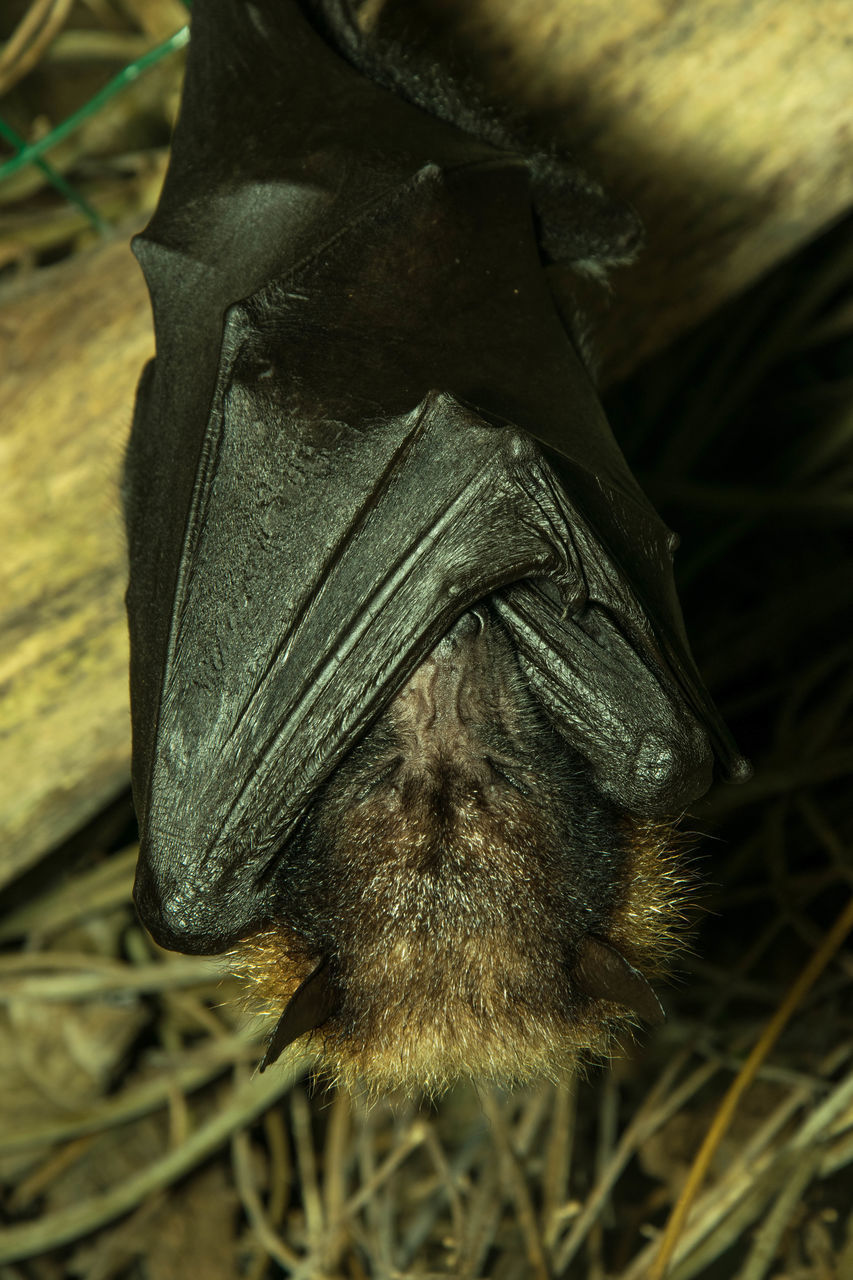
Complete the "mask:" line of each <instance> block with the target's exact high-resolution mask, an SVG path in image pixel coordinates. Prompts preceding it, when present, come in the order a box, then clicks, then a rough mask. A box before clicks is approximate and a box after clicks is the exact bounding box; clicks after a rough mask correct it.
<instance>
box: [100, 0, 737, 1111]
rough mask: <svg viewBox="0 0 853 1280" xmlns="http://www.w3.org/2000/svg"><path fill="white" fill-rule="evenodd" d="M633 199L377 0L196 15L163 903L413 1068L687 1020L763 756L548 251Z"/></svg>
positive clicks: (295, 1020)
mask: <svg viewBox="0 0 853 1280" xmlns="http://www.w3.org/2000/svg"><path fill="white" fill-rule="evenodd" d="M635 240H636V223H635V219H634V217H633V215H632V214H631V213H630V212H629V211H627V210H624V209H621V208H620V207H619V206H617V205H616V204H615V203H613V202H611V201H609V200H608V199H607V197H606V196H605V195H604V194H603V193H602V192H601V191H600V190H599V189H598V188H597V187H595V186H594V185H593V184H592V183H590V182H589V180H588V179H586V178H584V177H583V175H582V174H580V173H579V172H578V171H576V170H575V169H574V168H573V167H572V166H571V164H570V163H569V162H568V161H565V160H561V159H559V158H555V157H553V156H550V155H543V154H539V153H536V152H535V151H533V152H531V151H527V152H525V151H524V150H523V149H519V147H518V145H517V144H516V143H515V142H514V140H513V139H512V138H511V137H510V135H509V133H508V132H506V131H505V130H503V129H502V127H501V126H500V125H498V124H496V123H495V122H493V121H491V120H490V119H488V118H487V117H485V116H483V115H482V114H478V112H477V111H476V110H475V109H474V108H472V107H470V106H469V105H467V104H466V103H464V102H462V100H461V98H460V96H459V94H458V93H457V91H456V90H455V89H454V87H453V86H452V85H448V84H442V82H441V78H440V77H439V78H438V79H437V80H435V82H434V83H433V82H430V80H429V77H428V76H426V75H424V74H422V73H421V72H418V73H414V72H412V71H411V70H410V69H407V67H406V64H405V62H404V61H401V60H400V59H399V57H398V55H397V54H396V53H395V52H394V50H393V47H392V46H388V47H387V48H384V47H383V46H381V45H379V44H378V43H376V42H375V41H374V40H372V39H371V38H368V37H366V36H363V35H362V33H361V31H360V28H359V26H358V23H357V21H356V19H355V17H354V16H353V15H352V14H351V13H350V12H349V10H348V7H347V5H346V4H344V3H343V2H342V0H341V2H339V3H333V2H331V0H329V2H327V3H322V4H320V3H318V4H314V5H312V4H309V3H303V4H298V3H296V2H294V0H256V2H255V3H245V2H242V0H196V4H195V5H194V7H193V16H192V40H191V44H190V51H189V61H188V66H187V73H186V83H185V87H184V95H183V102H182V107H181V112H180V118H179V121H178V125H177V129H176V133H175V138H174V145H173V151H172V158H171V163H170V167H169V171H168V175H167V178H166V182H165V186H164V189H163V193H162V197H161V200H160V203H159V206H158V208H157V210H156V212H155V214H154V216H153V219H152V221H151V223H150V225H149V226H148V228H147V229H146V231H145V232H144V233H143V234H142V236H140V237H138V238H137V240H136V242H135V252H136V255H137V258H138V259H139V262H140V263H141V265H142V268H143V271H144V273H145V276H146V280H147V282H148V286H149V290H150V293H151V298H152V305H153V312H154V322H155V329H156V352H157V353H156V358H155V360H154V361H153V362H152V363H151V364H149V365H148V366H147V367H146V369H145V370H144V372H143V375H142V378H141V382H140V386H139V390H138V395H137V404H136V412H135V418H134V423H133V428H132V433H131V438H130V444H129V448H128V453H127V462H126V479H125V494H124V497H125V508H126V520H127V529H128V538H129V553H130V584H129V589H128V595H127V606H128V615H129V622H130V633H131V696H132V714H133V787H134V798H135V804H136V807H137V812H138V816H139V821H140V837H141V843H140V856H139V868H138V872H137V878H136V888H135V897H136V902H137V906H138V909H139V912H140V915H141V918H142V920H143V921H144V923H145V924H146V926H147V927H148V929H149V930H150V931H151V933H152V934H153V936H154V937H155V938H156V939H157V941H158V942H160V943H161V944H162V945H163V946H166V947H170V948H174V949H176V950H179V951H185V952H203V953H221V952H230V953H231V959H232V961H233V964H234V966H235V967H236V968H238V969H240V970H241V971H243V972H245V973H246V974H247V975H248V976H249V978H250V979H251V980H252V981H253V982H254V983H255V984H256V986H257V989H258V992H259V996H260V998H261V999H262V1001H264V1002H265V1003H266V1004H267V1006H269V1007H271V1008H276V1009H278V1010H279V1011H280V1010H282V1009H283V1010H284V1011H283V1013H282V1014H281V1017H280V1019H279V1022H278V1026H277V1028H276V1031H275V1032H274V1034H273V1037H272V1040H271V1043H270V1046H269V1048H268V1050H267V1054H266V1057H265V1061H264V1065H266V1064H267V1063H268V1062H271V1061H272V1060H274V1058H275V1057H277V1056H278V1054H279V1053H280V1052H281V1051H282V1050H283V1049H284V1048H285V1047H286V1046H287V1045H288V1044H289V1043H291V1042H292V1041H294V1040H295V1039H297V1038H299V1037H300V1036H304V1035H306V1034H309V1033H310V1034H311V1036H312V1042H311V1043H312V1045H313V1046H314V1047H315V1048H316V1049H317V1051H318V1054H319V1060H320V1062H321V1063H323V1064H325V1066H326V1067H327V1068H328V1069H329V1070H330V1071H332V1072H333V1073H336V1074H337V1076H338V1077H339V1078H341V1079H344V1080H351V1079H355V1078H357V1077H364V1078H366V1079H368V1080H369V1081H371V1082H373V1083H374V1084H375V1085H376V1086H377V1087H390V1086H394V1085H398V1084H403V1085H406V1086H411V1087H416V1086H427V1087H438V1086H440V1085H442V1084H443V1083H444V1082H446V1081H449V1080H451V1079H454V1078H456V1077H457V1076H459V1075H460V1074H465V1073H470V1074H473V1075H481V1074H482V1075H487V1076H491V1077H498V1078H502V1079H509V1080H513V1079H524V1078H528V1077H530V1076H532V1075H535V1074H537V1073H540V1072H547V1073H554V1072H555V1071H559V1070H562V1069H563V1068H564V1067H566V1066H567V1065H569V1064H570V1063H571V1062H572V1061H573V1060H574V1059H576V1058H577V1056H578V1055H583V1054H587V1053H589V1052H590V1051H600V1050H602V1049H603V1048H604V1047H606V1043H607V1039H608V1036H609V1035H610V1033H611V1031H612V1029H613V1027H614V1026H616V1025H618V1024H619V1022H620V1020H622V1021H624V1020H625V1019H630V1018H631V1017H632V1016H633V1015H636V1014H639V1015H640V1016H641V1017H643V1018H645V1019H647V1020H651V1021H654V1020H655V1019H657V1018H658V1017H660V1016H661V1010H660V1005H659V1003H658V1000H657V997H656V996H655V994H654V992H653V989H652V986H651V985H650V982H649V978H650V977H652V976H654V975H655V974H656V973H657V972H659V970H660V968H661V966H662V963H663V961H664V958H665V954H666V950H667V947H668V945H669V939H670V936H671V933H672V928H673V921H674V917H675V915H676V914H677V911H678V907H679V904H680V889H679V883H680V879H681V876H680V871H679V865H678V861H677V859H675V858H674V857H673V855H672V852H671V849H670V840H671V831H672V823H673V822H674V821H675V820H677V818H678V817H679V815H680V814H681V813H682V812H683V810H684V809H685V807H686V806H688V805H689V804H690V803H691V801H693V800H695V799H696V798H697V797H698V796H700V795H702V794H703V793H704V792H705V791H706V789H707V788H708V786H709V785H710V782H711V778H712V773H713V770H714V767H715V763H716V768H717V772H718V773H719V774H720V775H721V776H723V777H726V778H729V779H737V778H738V777H742V776H744V774H745V772H746V771H747V766H746V764H745V762H744V761H743V760H742V758H741V757H740V756H739V755H738V753H737V751H736V749H735V748H734V746H733V744H732V742H731V740H730V738H729V736H728V734H727V732H726V730H725V728H724V726H723V724H722V722H721V720H720V717H719V715H718V713H717V711H716V710H715V708H714V707H713V705H712V703H711V701H710V698H709V696H708V694H707V692H706V691H705V689H704V687H703V685H702V683H701V680H700V678H699V676H698V674H697V671H696V668H695V666H694V663H693V661H692V658H691V656H690V652H689V648H688V644H687V640H686V638H685V634H684V628H683V623H682V619H681V615H680V611H679V606H678V603H677V599H676V595H675V589H674V585H673V575H672V550H673V537H672V535H671V534H670V533H669V532H668V530H667V529H666V528H665V526H664V525H663V524H662V523H661V521H660V519H659V518H658V516H657V515H656V514H655V512H654V510H653V509H652V507H651V506H650V504H649V502H648V500H647V499H646V497H645V496H644V494H643V493H642V491H641V490H640V488H639V486H638V485H637V483H636V481H635V479H634V478H633V476H632V475H631V472H630V470H629V468H628V466H627V464H626V462H625V459H624V457H623V456H622V453H621V452H620V450H619V447H618V445H617V444H616V441H615V440H614V437H613V435H612V434H611V431H610V429H609V427H608V424H607V422H606V420H605V418H604V416H603V413H602V410H601V407H600V404H599V400H598V396H597V394H596V391H595V387H594V384H593V381H592V379H591V376H590V373H589V371H588V368H587V365H586V361H585V357H584V346H583V341H582V335H581V322H580V321H576V320H575V319H573V317H572V315H571V314H570V313H569V312H567V310H566V308H565V307H562V308H558V306H557V305H556V303H555V299H554V297H553V296H552V293H551V289H550V286H549V277H548V274H547V272H546V266H547V265H548V264H549V263H550V262H554V261H563V262H565V263H566V264H567V265H568V266H574V268H575V269H576V271H577V272H578V274H579V275H586V276H589V275H596V274H601V273H602V271H603V269H604V268H605V267H606V266H607V265H609V264H610V263H612V262H615V261H619V260H621V259H624V258H626V257H627V256H629V253H630V248H631V244H632V242H633V241H635Z"/></svg>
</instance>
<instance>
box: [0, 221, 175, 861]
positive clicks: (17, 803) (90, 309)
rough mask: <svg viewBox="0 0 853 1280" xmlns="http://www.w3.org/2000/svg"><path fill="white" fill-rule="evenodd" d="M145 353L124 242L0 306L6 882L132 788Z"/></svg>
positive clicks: (0, 856)
mask: <svg viewBox="0 0 853 1280" xmlns="http://www.w3.org/2000/svg"><path fill="white" fill-rule="evenodd" d="M153 345H154V344H153V339H152V335H151V322H150V317H149V308H148V302H147V297H146V293H145V287H144V285H143V283H142V279H141V276H140V274H139V271H138V268H137V267H136V264H135V262H134V261H133V258H132V257H131V253H130V250H129V248H128V244H127V238H126V237H122V239H121V241H117V242H116V243H114V244H112V245H110V246H109V247H108V248H105V249H98V250H96V251H94V252H92V253H89V254H85V255H82V256H81V257H80V258H78V259H72V260H71V261H69V262H67V263H63V264H61V265H60V266H57V267H54V268H51V269H50V270H48V271H44V272H41V273H39V275H38V277H37V278H36V279H35V280H34V281H33V283H32V287H31V288H29V289H27V290H26V291H24V292H21V293H19V294H17V295H13V296H12V297H8V296H7V297H6V298H5V300H4V303H3V306H2V308H0V367H2V370H3V375H2V384H0V473H2V475H3V501H2V503H0V546H2V547H3V556H2V561H0V690H2V694H0V697H2V703H0V886H2V885H4V884H6V883H8V882H9V881H10V880H11V879H13V878H14V877H15V876H16V875H17V874H19V873H20V872H21V871H24V870H25V869H26V868H27V867H29V866H31V865H32V864H33V862H34V861H36V860H37V859H38V858H39V857H40V856H41V854H42V853H43V852H45V851H46V850H47V849H50V848H51V847H52V846H54V845H56V844H57V843H58V842H60V841H61V840H62V839H63V838H64V837H66V836H67V835H69V834H70V833H71V832H72V831H73V830H74V829H75V828H76V827H78V826H80V825H82V824H83V823H84V822H85V821H86V820H87V819H88V818H90V817H91V816H92V815H93V814H94V813H95V812H97V810H98V809H99V808H100V807H101V806H102V805H104V804H105V803H106V802H107V801H109V800H110V799H111V798H112V797H113V796H114V795H115V794H116V793H117V791H118V790H120V789H121V788H122V787H124V786H126V785H127V783H128V780H129V770H128V761H129V749H130V734H129V716H128V695H127V685H128V679H127V634H126V623H125V619H124V602H123V594H124V583H125V577H126V567H125V553H124V539H123V534H122V527H121V515H120V504H119V482H118V477H119V470H120V459H121V453H122V448H123V444H124V440H125V437H126V435H127V431H128V428H129V425H130V416H131V409H132V405H133V389H134V385H135V382H136V379H137V377H138V374H139V370H140V368H141V366H142V363H143V362H144V360H145V359H147V357H148V356H149V355H150V354H152V351H153Z"/></svg>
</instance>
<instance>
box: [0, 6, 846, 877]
mask: <svg viewBox="0 0 853 1280" xmlns="http://www.w3.org/2000/svg"><path fill="white" fill-rule="evenodd" d="M418 9H419V10H423V12H424V13H426V14H429V15H432V16H433V18H434V19H435V21H436V23H437V24H438V26H439V27H441V28H442V30H444V29H446V28H448V27H449V28H452V29H453V31H454V33H455V40H456V43H457V46H458V47H459V48H461V49H462V50H470V51H471V53H472V57H473V56H475V55H476V59H477V61H478V62H479V65H480V67H481V69H482V72H483V75H484V77H485V78H486V79H487V80H488V81H489V83H490V84H491V85H492V86H493V87H494V88H495V89H497V88H498V87H499V88H500V91H501V93H502V94H503V95H504V96H506V97H507V98H509V99H511V100H513V101H515V102H517V103H518V104H520V105H522V106H524V107H526V108H529V109H530V110H532V111H533V113H534V114H535V115H536V116H537V117H538V118H539V119H540V120H541V121H543V122H544V123H545V124H546V125H547V128H548V130H549V131H550V132H552V133H553V134H554V135H559V136H560V137H562V138H563V139H564V140H566V141H570V142H571V143H572V145H573V147H574V149H575V150H576V152H577V153H578V155H579V156H580V157H581V158H582V159H583V160H584V161H586V162H588V163H589V165H590V167H591V168H592V169H593V170H594V171H595V172H596V173H597V174H598V175H599V176H601V177H602V178H603V179H604V180H605V181H606V182H607V184H608V185H609V186H610V187H611V188H613V189H614V190H615V191H616V192H618V193H619V194H620V195H623V196H625V197H627V198H628V199H630V200H632V201H633V202H634V204H635V205H636V206H637V207H638V208H639V209H640V211H641V213H642V215H643V217H644V219H645V221H646V224H647V227H648V230H649V243H648V248H647V250H646V253H645V255H644V257H643V259H642V261H641V263H640V265H638V266H637V267H634V268H631V269H630V270H629V271H627V272H623V273H620V275H619V276H618V277H617V278H616V281H615V286H616V299H617V301H616V302H615V303H614V306H613V309H612V311H611V313H610V316H609V318H608V320H607V321H606V325H605V328H604V330H603V347H604V354H605V357H606V359H607V360H608V361H609V365H610V368H611V369H620V370H624V369H626V368H627V367H630V365H632V364H634V363H636V362H638V361H639V360H640V359H641V358H642V357H643V356H645V355H648V354H650V353H651V352H652V351H653V350H656V349H658V348H660V347H661V346H663V345H664V344H665V343H666V342H667V341H668V340H670V339H672V338H673V337H675V336H676V335H677V334H678V333H680V332H682V331H683V330H684V329H685V328H687V327H689V326H690V325H692V324H693V323H695V322H696V321H697V320H699V319H700V318H701V317H702V316H704V315H705V314H707V313H709V312H710V311H712V310H713V309H714V308H715V307H716V306H718V305H719V304H720V303H721V302H722V301H723V300H724V299H726V298H728V297H730V296H732V294H734V293H735V292H737V291H738V290H740V289H742V288H743V287H745V286H746V285H747V284H748V283H750V282H751V281H752V280H753V279H754V278H756V277H757V276H758V275H759V274H760V273H761V272H763V271H765V270H766V269H767V268H769V267H770V266H772V265H773V264H774V263H776V262H778V261H779V260H780V259H781V258H783V257H784V256H786V255H788V254H790V253H791V252H793V251H794V250H795V249H796V248H797V246H798V245H800V244H802V243H803V242H805V241H806V240H808V239H810V238H811V237H812V236H813V235H814V234H815V233H816V232H817V231H818V230H820V229H821V228H822V227H824V226H825V225H827V224H828V223H829V222H831V221H832V220H833V219H835V218H836V217H837V216H839V215H840V214H841V213H842V212H844V211H845V210H847V209H849V208H850V207H851V205H853V164H851V134H853V124H851V88H850V86H851V84H853V55H851V49H853V6H850V5H848V4H846V3H841V2H840V0H812V2H811V3H810V4H808V5H796V4H790V3H775V2H774V0H750V2H748V3H742V4H731V5H725V4H723V5H720V4H719V3H714V2H713V0H685V2H684V3H681V4H677V3H676V4H672V3H667V4H664V3H662V2H661V0H635V3H633V4H631V5H629V6H611V5H607V6H603V5H601V4H600V3H596V2H594V0H559V2H558V0H554V3H548V4H546V3H545V2H544V0H515V3H513V4H512V5H505V4H501V3H499V0H468V3H467V4H466V5H464V6H459V5H456V6H455V7H454V6H450V5H449V4H448V3H447V2H446V0H433V3H426V2H424V3H422V4H421V5H419V6H418ZM412 10H413V11H414V5H412ZM151 346H152V340H151V336H150V322H149V313H148V304H147V300H146V297H145V291H144V288H143V285H142V281H141V277H140V275H139V272H138V269H137V267H136V264H135V263H134V262H133V260H132V258H131V256H130V253H129V251H128V250H127V248H126V245H125V243H124V241H122V242H121V243H118V244H113V245H110V246H107V247H106V248H103V249H99V250H96V251H95V252H94V253H93V254H92V255H90V256H87V257H85V258H84V259H82V260H77V261H73V262H71V263H69V264H65V265H63V266H61V267H58V268H54V269H52V270H50V271H46V272H43V273H41V276H40V278H39V279H37V280H36V281H35V282H34V285H33V287H32V288H31V289H30V290H29V291H28V292H26V293H22V294H18V295H12V296H8V295H7V296H6V297H5V298H4V299H2V300H0V370H2V381H0V467H2V476H3V501H2V504H0V545H2V548H3V556H2V567H0V689H2V703H0V886H2V885H3V884H5V883H8V881H9V880H11V879H12V878H13V877H14V876H15V875H16V874H18V873H19V872H21V871H22V870H24V869H26V868H27V867H28V866H31V865H32V864H33V863H34V862H35V861H36V860H37V859H38V858H39V857H40V856H41V854H42V853H43V852H44V851H46V850H47V849H48V848H50V847H51V846H53V845H55V844H56V843H57V842H58V841H60V840H61V839H63V838H64V837H65V836H67V835H68V834H69V833H70V832H71V831H73V830H74V829H75V827H77V826H78V825H79V824H80V823H82V822H83V821H85V820H86V819H87V818H88V817H89V816H90V815H91V814H92V813H94V812H95V811H96V810H97V809H98V808H99V807H100V806H101V805H102V804H103V803H104V802H105V801H106V800H108V799H109V798H110V797H111V796H112V795H113V794H115V792H116V790H117V789H118V788H120V787H121V786H123V785H124V784H125V783H126V781H127V778H128V767H129V743H130V739H129V733H128V714H127V640H126V632H125V623H124V616H123V605H122V593H123V585H124V576H125V565H124V544H123V539H122V534H121V527H120V526H121V521H120V514H119V502H118V494H117V491H118V473H119V467H120V456H121V451H122V447H123V442H124V439H125V437H126V434H127V430H128V426H129V422H130V415H131V407H132V398H133V388H134V384H135V381H136V378H137V375H138V372H139V369H140V367H141V365H142V363H143V361H144V360H145V358H146V357H147V355H148V354H149V352H150V350H151Z"/></svg>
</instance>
